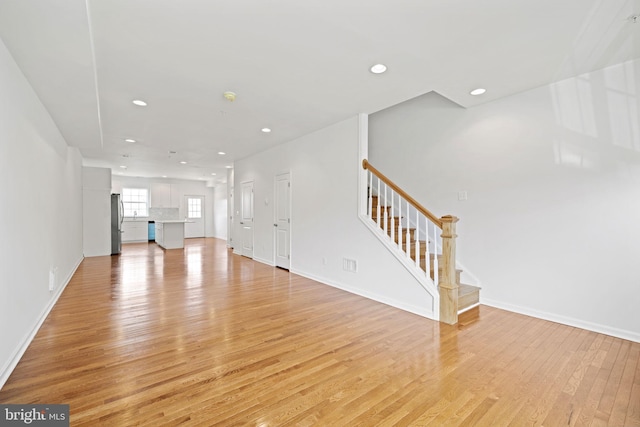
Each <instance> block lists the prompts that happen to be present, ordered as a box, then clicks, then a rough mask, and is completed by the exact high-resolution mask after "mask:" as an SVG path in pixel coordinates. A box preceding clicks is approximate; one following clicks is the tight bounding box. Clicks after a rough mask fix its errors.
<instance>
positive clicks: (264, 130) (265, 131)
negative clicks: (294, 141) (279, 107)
mask: <svg viewBox="0 0 640 427" xmlns="http://www.w3.org/2000/svg"><path fill="white" fill-rule="evenodd" d="M261 130H262V132H264V133H269V132H271V129H269V128H262V129H261Z"/></svg>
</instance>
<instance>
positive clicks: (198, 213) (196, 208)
mask: <svg viewBox="0 0 640 427" xmlns="http://www.w3.org/2000/svg"><path fill="white" fill-rule="evenodd" d="M187 218H202V199H201V198H194V199H192V198H191V197H189V198H187Z"/></svg>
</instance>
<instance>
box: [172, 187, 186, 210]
mask: <svg viewBox="0 0 640 427" xmlns="http://www.w3.org/2000/svg"><path fill="white" fill-rule="evenodd" d="M182 196H183V194H182V191H181V190H180V186H179V185H176V184H171V205H170V206H169V207H171V208H179V207H180V200H181V199H182Z"/></svg>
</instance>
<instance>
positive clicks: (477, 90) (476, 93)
mask: <svg viewBox="0 0 640 427" xmlns="http://www.w3.org/2000/svg"><path fill="white" fill-rule="evenodd" d="M486 91H487V90H486V89H485V88H482V87H479V88H478V89H474V90H472V91H471V92H469V93H470V94H471V95H473V96H478V95H482V94H483V93H485V92H486Z"/></svg>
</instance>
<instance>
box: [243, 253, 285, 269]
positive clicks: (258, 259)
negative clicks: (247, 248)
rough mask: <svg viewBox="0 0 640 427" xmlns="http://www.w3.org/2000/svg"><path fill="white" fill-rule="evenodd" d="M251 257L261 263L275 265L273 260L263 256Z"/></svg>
mask: <svg viewBox="0 0 640 427" xmlns="http://www.w3.org/2000/svg"><path fill="white" fill-rule="evenodd" d="M238 255H240V256H243V255H241V254H238ZM245 258H246V257H245ZM251 259H252V260H254V261H257V262H260V263H262V264H267V265H269V266H271V267H275V266H276V263H275V262H274V261H272V260H268V259H265V258H258V257H254V258H251Z"/></svg>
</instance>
